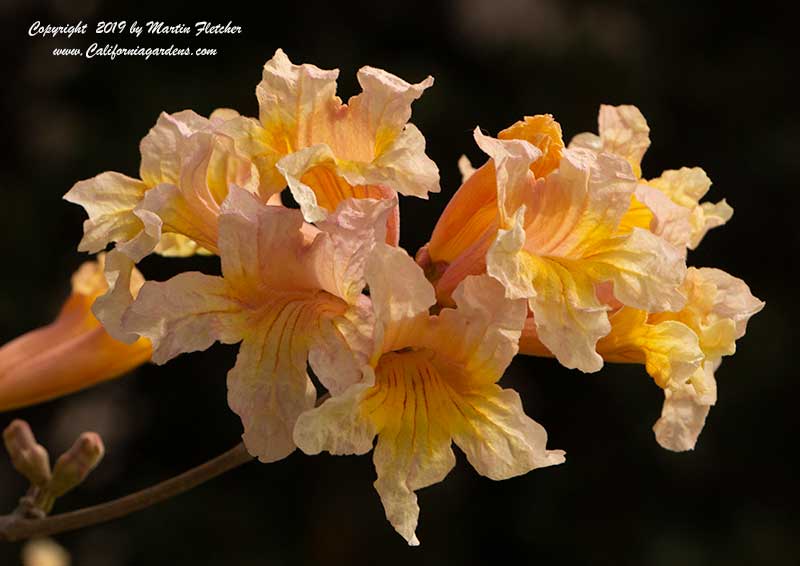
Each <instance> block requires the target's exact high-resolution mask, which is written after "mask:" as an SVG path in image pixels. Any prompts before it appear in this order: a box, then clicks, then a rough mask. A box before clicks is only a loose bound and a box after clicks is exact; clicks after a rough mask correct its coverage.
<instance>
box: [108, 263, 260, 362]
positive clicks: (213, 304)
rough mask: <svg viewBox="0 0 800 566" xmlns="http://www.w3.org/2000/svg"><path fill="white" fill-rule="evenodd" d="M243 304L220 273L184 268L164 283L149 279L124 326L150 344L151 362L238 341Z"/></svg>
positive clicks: (127, 312) (127, 313) (131, 308)
mask: <svg viewBox="0 0 800 566" xmlns="http://www.w3.org/2000/svg"><path fill="white" fill-rule="evenodd" d="M243 317H244V313H243V308H242V305H241V304H240V303H239V302H238V301H237V300H236V296H235V295H234V294H233V293H232V291H231V289H230V287H229V285H228V283H227V282H226V281H225V280H224V279H222V278H221V277H215V276H212V275H204V274H202V273H197V272H193V271H192V272H187V273H181V274H179V275H176V276H175V277H173V278H172V279H170V280H168V281H165V282H163V283H157V282H154V281H148V282H147V283H145V284H144V286H143V287H142V289H141V291H140V292H139V296H138V297H137V299H136V301H135V302H133V304H132V305H131V306H130V308H129V309H128V310H127V311H126V312H125V315H124V317H123V319H122V325H123V328H124V329H125V330H126V331H128V332H130V333H132V334H133V335H140V336H146V337H147V338H149V339H150V340H151V341H152V343H153V348H154V350H153V361H154V362H155V363H157V364H163V363H166V362H167V361H169V360H171V359H172V358H174V357H175V356H177V355H179V354H183V353H186V352H198V351H202V350H205V349H207V348H208V347H209V346H211V345H212V344H213V343H214V342H217V341H219V342H222V343H224V344H234V343H236V342H238V341H239V340H241V339H242V334H241V329H240V327H241V325H242V323H243Z"/></svg>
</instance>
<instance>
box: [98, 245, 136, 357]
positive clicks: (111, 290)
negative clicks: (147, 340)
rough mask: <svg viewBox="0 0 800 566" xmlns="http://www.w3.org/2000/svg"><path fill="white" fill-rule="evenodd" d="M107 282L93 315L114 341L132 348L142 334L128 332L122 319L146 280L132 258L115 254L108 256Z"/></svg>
mask: <svg viewBox="0 0 800 566" xmlns="http://www.w3.org/2000/svg"><path fill="white" fill-rule="evenodd" d="M105 278H106V282H107V290H106V292H105V294H103V295H102V296H100V297H98V298H97V300H95V301H94V305H93V306H92V312H93V313H94V315H95V316H96V317H97V320H99V321H100V322H101V323H102V324H103V327H104V328H105V329H106V332H108V333H109V334H110V335H111V336H112V337H113V338H114V339H116V340H119V341H120V342H124V343H126V344H132V343H134V342H135V341H136V340H137V339H138V338H139V334H138V333H136V332H132V331H131V330H129V329H127V328H126V327H125V326H124V324H123V321H122V317H123V315H124V314H125V311H126V310H127V309H128V307H129V306H130V305H131V303H132V302H133V300H134V299H135V298H136V296H137V294H138V293H139V290H140V289H141V287H142V285H144V277H142V274H141V273H139V271H138V270H137V269H136V268H135V267H134V263H133V260H132V259H131V258H130V257H128V256H127V255H125V254H123V253H122V252H120V251H118V250H112V251H110V252H109V253H108V254H107V255H106V259H105Z"/></svg>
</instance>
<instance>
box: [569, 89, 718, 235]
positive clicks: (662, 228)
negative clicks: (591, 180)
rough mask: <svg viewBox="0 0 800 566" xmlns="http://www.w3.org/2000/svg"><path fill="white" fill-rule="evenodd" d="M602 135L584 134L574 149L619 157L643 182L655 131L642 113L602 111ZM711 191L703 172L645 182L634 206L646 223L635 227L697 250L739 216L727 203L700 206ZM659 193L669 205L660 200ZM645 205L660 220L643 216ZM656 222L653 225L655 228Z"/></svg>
mask: <svg viewBox="0 0 800 566" xmlns="http://www.w3.org/2000/svg"><path fill="white" fill-rule="evenodd" d="M598 131H599V135H597V134H592V133H583V134H578V135H577V136H575V137H574V138H573V139H572V141H571V142H570V144H569V147H571V148H576V147H580V148H586V149H589V150H591V151H595V152H601V151H605V152H610V153H614V154H616V155H619V156H620V157H623V158H624V159H626V160H627V161H628V162H629V163H630V164H631V167H633V170H634V173H635V174H636V177H637V179H641V178H642V168H641V163H642V157H644V154H645V152H646V151H647V148H648V147H649V146H650V128H649V126H648V125H647V121H646V120H645V118H644V116H643V115H642V113H641V112H640V111H639V109H638V108H636V107H635V106H629V105H623V106H608V105H605V104H604V105H602V106H600V113H599V117H598ZM710 187H711V181H710V180H709V178H708V176H707V175H706V173H705V171H703V170H702V169H701V168H699V167H692V168H689V167H683V168H681V169H679V170H668V171H664V172H663V173H662V174H661V176H660V177H658V178H657V179H652V180H650V181H647V180H642V184H641V185H640V186H639V187H638V188H637V192H636V201H638V202H634V206H633V209H634V210H637V209H638V210H639V215H638V218H639V219H640V222H638V223H635V224H637V225H639V226H640V227H642V228H652V229H653V231H654V232H655V233H657V234H659V235H662V236H663V237H665V238H666V239H667V240H669V241H670V242H672V243H675V244H679V243H680V244H683V245H685V246H688V248H689V249H695V248H696V247H697V246H698V245H700V241H701V240H702V239H703V237H704V236H705V234H706V233H707V232H708V231H709V230H710V229H711V228H715V227H717V226H722V225H723V224H725V223H726V222H727V221H728V220H730V218H731V216H732V215H733V209H732V208H731V207H730V206H729V205H728V203H727V202H725V199H723V200H721V201H720V202H718V203H716V204H712V203H708V202H704V203H700V199H701V198H703V197H704V196H705V194H706V193H707V192H708V189H709V188H710ZM653 189H655V192H656V194H653V193H654V191H653ZM659 193H660V194H661V195H664V196H666V197H667V198H668V199H669V200H668V201H665V199H663V197H662V198H659ZM642 206H644V207H647V208H649V209H650V210H651V211H652V212H653V213H654V214H655V219H654V220H652V219H648V218H647V217H646V214H642V212H643V211H642V210H641V207H642ZM631 220H632V219H631ZM651 220H652V222H653V224H652V225H649V222H651ZM643 223H644V224H643Z"/></svg>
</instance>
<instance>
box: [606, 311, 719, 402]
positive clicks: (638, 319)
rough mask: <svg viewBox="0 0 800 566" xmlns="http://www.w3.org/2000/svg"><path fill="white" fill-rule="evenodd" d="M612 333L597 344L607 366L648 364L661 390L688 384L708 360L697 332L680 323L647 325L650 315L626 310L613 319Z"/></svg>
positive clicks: (612, 317)
mask: <svg viewBox="0 0 800 566" xmlns="http://www.w3.org/2000/svg"><path fill="white" fill-rule="evenodd" d="M610 321H611V332H610V333H609V334H608V336H606V337H604V338H602V339H601V340H600V341H599V342H598V343H597V351H598V353H600V355H601V356H603V359H604V360H605V361H608V362H618V363H641V364H645V368H646V369H647V373H648V374H649V375H650V376H651V377H652V378H653V379H654V380H655V382H656V384H658V386H659V387H662V388H667V387H670V386H673V385H680V384H685V383H686V382H687V381H688V380H689V379H690V378H691V377H692V375H694V373H695V372H696V371H697V369H698V368H700V367H701V366H702V363H703V360H704V359H705V357H704V355H703V351H702V350H701V349H700V343H699V340H698V338H697V335H696V334H695V333H694V331H693V330H692V329H691V328H689V327H688V326H686V325H685V324H682V323H680V322H677V321H663V322H660V323H658V324H649V323H648V322H647V313H646V312H644V311H640V310H637V309H632V308H630V307H624V308H622V309H620V310H619V311H617V312H616V313H614V314H613V315H611V317H610Z"/></svg>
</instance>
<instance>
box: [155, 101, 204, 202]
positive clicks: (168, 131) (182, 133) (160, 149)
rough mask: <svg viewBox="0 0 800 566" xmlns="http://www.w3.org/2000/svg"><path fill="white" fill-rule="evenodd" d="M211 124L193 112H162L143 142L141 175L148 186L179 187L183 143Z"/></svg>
mask: <svg viewBox="0 0 800 566" xmlns="http://www.w3.org/2000/svg"><path fill="white" fill-rule="evenodd" d="M210 124H211V123H210V121H209V120H208V119H207V118H203V117H202V116H200V115H199V114H197V113H196V112H194V111H192V110H184V111H183V112H176V113H175V114H167V113H166V112H162V113H161V115H160V116H159V117H158V121H157V122H156V125H155V126H153V127H152V128H151V129H150V131H149V132H148V134H147V135H146V136H145V137H144V139H142V142H141V144H140V145H139V149H140V151H141V154H142V163H141V166H140V168H139V175H140V177H141V178H142V181H143V182H144V183H145V184H146V185H147V186H148V187H151V188H152V187H155V186H156V185H160V184H161V183H171V184H176V183H178V181H179V179H180V171H181V157H180V144H181V140H182V139H184V138H188V137H189V136H191V135H192V134H193V133H195V132H198V131H201V130H205V129H207V128H209V126H210Z"/></svg>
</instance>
